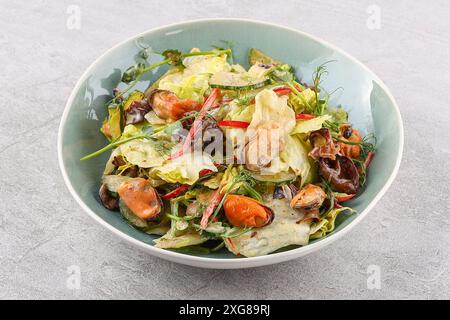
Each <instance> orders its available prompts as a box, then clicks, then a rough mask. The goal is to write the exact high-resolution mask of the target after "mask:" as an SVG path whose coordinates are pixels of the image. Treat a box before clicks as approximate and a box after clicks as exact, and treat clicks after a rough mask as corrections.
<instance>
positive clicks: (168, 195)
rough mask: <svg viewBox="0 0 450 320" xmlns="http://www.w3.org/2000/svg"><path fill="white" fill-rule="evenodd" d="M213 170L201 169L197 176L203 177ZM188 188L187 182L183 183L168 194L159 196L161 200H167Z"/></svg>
mask: <svg viewBox="0 0 450 320" xmlns="http://www.w3.org/2000/svg"><path fill="white" fill-rule="evenodd" d="M213 172H214V171H212V170H209V169H203V170H201V171H200V172H199V174H198V175H199V176H200V177H204V176H206V175H207V174H210V173H213ZM188 189H189V185H188V184H183V185H181V186H179V187H178V188H176V189H175V190H173V191H171V192H169V193H168V194H165V195H163V196H162V197H161V198H162V199H163V200H169V199H173V198H176V197H178V196H179V195H181V194H182V193H185V192H186V191H188Z"/></svg>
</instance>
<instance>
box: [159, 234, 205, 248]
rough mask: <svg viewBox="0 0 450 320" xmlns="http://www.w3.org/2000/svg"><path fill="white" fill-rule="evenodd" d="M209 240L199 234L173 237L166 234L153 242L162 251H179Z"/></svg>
mask: <svg viewBox="0 0 450 320" xmlns="http://www.w3.org/2000/svg"><path fill="white" fill-rule="evenodd" d="M207 240H208V239H207V238H204V237H202V236H201V235H200V234H199V233H196V232H189V233H186V234H182V235H179V236H176V237H174V236H171V235H170V233H166V234H165V235H163V236H162V237H161V238H159V239H156V240H153V241H154V242H155V247H157V248H161V249H178V248H183V247H188V246H193V245H198V244H202V243H204V242H206V241H207Z"/></svg>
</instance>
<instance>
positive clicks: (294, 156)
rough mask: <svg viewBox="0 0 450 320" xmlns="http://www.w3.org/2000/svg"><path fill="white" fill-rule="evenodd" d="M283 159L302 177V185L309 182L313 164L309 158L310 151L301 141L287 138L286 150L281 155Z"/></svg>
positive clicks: (290, 137)
mask: <svg viewBox="0 0 450 320" xmlns="http://www.w3.org/2000/svg"><path fill="white" fill-rule="evenodd" d="M281 159H282V160H283V161H284V162H285V163H287V164H288V165H289V168H291V169H292V171H294V173H295V174H296V175H297V176H301V177H302V184H303V182H304V181H306V180H308V177H309V176H310V171H311V164H310V162H309V158H308V150H307V149H306V148H305V146H304V145H303V144H302V143H301V141H300V139H299V138H297V137H294V136H287V138H286V147H285V150H284V151H283V152H282V153H281Z"/></svg>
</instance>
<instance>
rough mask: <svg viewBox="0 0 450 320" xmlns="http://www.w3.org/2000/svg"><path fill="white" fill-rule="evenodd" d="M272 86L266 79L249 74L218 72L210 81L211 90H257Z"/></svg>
mask: <svg viewBox="0 0 450 320" xmlns="http://www.w3.org/2000/svg"><path fill="white" fill-rule="evenodd" d="M268 84H270V79H268V78H266V77H260V78H254V77H251V76H250V75H249V74H248V73H233V72H225V71H222V72H217V73H215V74H214V75H213V76H212V77H211V79H210V86H211V88H219V89H223V90H242V91H248V90H255V89H258V88H261V87H264V86H266V85H268Z"/></svg>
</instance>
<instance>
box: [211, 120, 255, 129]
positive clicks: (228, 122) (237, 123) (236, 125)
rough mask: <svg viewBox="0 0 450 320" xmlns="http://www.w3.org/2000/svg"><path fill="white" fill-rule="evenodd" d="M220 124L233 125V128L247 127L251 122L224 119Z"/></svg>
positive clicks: (223, 125)
mask: <svg viewBox="0 0 450 320" xmlns="http://www.w3.org/2000/svg"><path fill="white" fill-rule="evenodd" d="M218 125H219V126H220V127H233V128H242V129H245V128H247V127H248V126H249V125H250V123H248V122H246V121H232V120H224V121H219V123H218Z"/></svg>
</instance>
